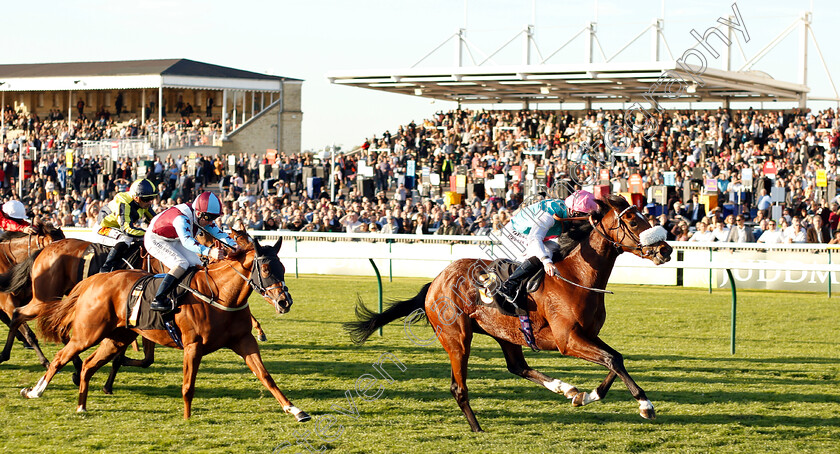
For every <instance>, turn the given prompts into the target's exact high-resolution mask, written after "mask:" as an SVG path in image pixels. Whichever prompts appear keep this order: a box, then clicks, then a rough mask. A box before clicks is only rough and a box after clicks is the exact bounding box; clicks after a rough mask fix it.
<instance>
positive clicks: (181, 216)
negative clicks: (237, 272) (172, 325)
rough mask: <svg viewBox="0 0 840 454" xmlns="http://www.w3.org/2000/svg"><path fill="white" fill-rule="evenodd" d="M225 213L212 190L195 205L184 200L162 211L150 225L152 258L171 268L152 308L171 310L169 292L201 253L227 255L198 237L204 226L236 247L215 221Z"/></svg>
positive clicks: (147, 239) (148, 240) (148, 247)
mask: <svg viewBox="0 0 840 454" xmlns="http://www.w3.org/2000/svg"><path fill="white" fill-rule="evenodd" d="M221 214H222V203H221V201H219V198H218V197H217V196H216V195H215V194H213V193H212V192H204V193H202V194H201V195H199V196H198V197H197V198H196V199H195V201H194V202H193V203H192V205H190V204H187V203H182V204H180V205H175V206H174V207H172V208H169V209H167V210H166V211H164V212H162V213H160V214H158V215H157V216H155V217H154V219H152V222H151V223H150V224H149V230H148V231H147V232H146V236H145V239H144V244H145V245H146V250H147V251H149V254H151V255H152V257H154V258H156V259H158V260H160V262H161V263H163V264H164V265H166V267H167V268H169V272H168V273H167V274H166V276H165V277H164V278H163V282H161V284H160V287H158V290H157V293H156V294H155V300H154V301H153V302H152V304H151V309H152V310H155V311H163V312H168V311H171V310H174V309H175V308H174V305H173V303H172V302H170V301H169V299H168V298H167V297H166V295H167V294H168V293H169V292H170V290H171V289H172V287H173V286H174V285H175V284H176V283H177V282H178V280H179V279H180V278H181V277H183V276H184V274H185V273H186V272H187V269H188V268H189V267H190V266H193V265H199V264H200V263H201V260H200V259H199V258H198V255H199V254H201V255H205V256H208V257H210V258H212V259H220V258H224V257H225V255H226V254H225V251H224V250H222V249H219V248H216V247H207V246H204V245H202V244H200V243H199V242H198V241H196V239H195V234H196V231H197V229H202V230H204V231H205V232H207V233H209V234H210V235H212V236H213V237H214V238H216V239H218V240H220V241H222V242H224V243H225V244H227V245H229V246H231V247H232V248H234V249H235V248H236V241H234V240H233V238H231V237H229V236H228V235H227V234H226V233H224V232H222V231H221V230H219V228H218V227H217V226H216V224H215V223H214V222H213V221H215V219H216V218H217V217H219V215H221Z"/></svg>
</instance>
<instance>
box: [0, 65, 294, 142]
mask: <svg viewBox="0 0 840 454" xmlns="http://www.w3.org/2000/svg"><path fill="white" fill-rule="evenodd" d="M302 83H303V81H302V80H300V79H294V78H289V77H280V76H272V75H267V74H259V73H255V72H251V71H245V70H240V69H235V68H229V67H225V66H219V65H213V64H209V63H203V62H197V61H193V60H188V59H167V60H135V61H108V62H73V63H39V64H12V65H0V93H2V105H3V106H4V107H5V109H6V110H12V111H13V112H16V113H18V114H19V115H20V116H24V117H26V116H28V115H30V114H33V115H35V116H36V117H37V118H42V119H44V120H58V121H65V122H66V124H72V123H74V120H75V119H78V117H79V116H84V117H86V118H90V119H93V120H97V121H99V120H102V119H103V118H104V119H106V120H109V121H110V120H111V119H112V118H113V119H114V120H115V121H116V124H115V125H113V128H114V129H116V130H120V129H122V128H124V127H126V126H127V125H128V124H129V120H133V124H134V125H137V126H139V127H141V128H143V130H144V132H145V135H146V136H147V137H149V138H150V140H151V141H152V144H153V146H154V147H156V148H180V147H182V146H185V145H186V146H192V145H195V144H196V143H197V142H198V143H200V144H204V145H210V146H214V147H216V148H217V150H216V152H218V151H224V150H225V149H235V150H237V151H246V152H261V153H264V152H265V150H266V149H267V148H272V149H281V150H283V151H286V152H288V153H297V152H300V129H301V122H302V113H301V109H300V95H301V86H302ZM0 117H2V119H0V121H1V122H2V124H0V127H1V128H2V129H6V127H7V125H6V115H3V116H0ZM184 118H186V119H188V122H189V123H190V126H192V122H194V121H195V119H196V118H203V121H204V123H205V124H207V125H210V124H211V123H213V122H214V121H215V122H216V123H218V125H217V127H216V128H213V129H211V130H207V129H206V128H205V129H202V130H198V129H196V130H195V131H191V132H189V131H186V130H185V129H186V128H180V127H177V124H178V123H179V122H180V123H183V122H182V121H179V120H182V119H184ZM167 119H168V120H170V121H169V122H168V123H167V122H166V121H165V120H167ZM278 125H279V127H278ZM173 128H174V129H178V131H175V130H172V131H169V129H173ZM246 131H247V132H246ZM176 132H177V134H176ZM167 133H169V134H167ZM176 136H177V137H176ZM199 137H201V140H199V139H198V138H199ZM109 138H110V137H109Z"/></svg>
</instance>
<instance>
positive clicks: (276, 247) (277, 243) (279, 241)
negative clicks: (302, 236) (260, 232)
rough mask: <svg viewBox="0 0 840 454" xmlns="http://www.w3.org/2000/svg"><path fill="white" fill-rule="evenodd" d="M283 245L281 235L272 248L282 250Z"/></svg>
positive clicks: (275, 250)
mask: <svg viewBox="0 0 840 454" xmlns="http://www.w3.org/2000/svg"><path fill="white" fill-rule="evenodd" d="M282 245H283V237H282V236H281V237H280V238H278V239H277V242H276V243H274V246H272V249H274V252H277V251H279V250H280V246H282Z"/></svg>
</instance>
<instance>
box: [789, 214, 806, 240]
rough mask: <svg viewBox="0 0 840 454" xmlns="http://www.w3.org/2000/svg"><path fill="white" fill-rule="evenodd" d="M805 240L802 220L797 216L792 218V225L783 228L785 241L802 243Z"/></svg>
mask: <svg viewBox="0 0 840 454" xmlns="http://www.w3.org/2000/svg"><path fill="white" fill-rule="evenodd" d="M806 240H807V238H806V236H805V230H803V229H802V220H801V219H799V217H794V218H793V225H791V226H790V227H788V228H787V230H785V237H784V242H785V243H804V242H805V241H806Z"/></svg>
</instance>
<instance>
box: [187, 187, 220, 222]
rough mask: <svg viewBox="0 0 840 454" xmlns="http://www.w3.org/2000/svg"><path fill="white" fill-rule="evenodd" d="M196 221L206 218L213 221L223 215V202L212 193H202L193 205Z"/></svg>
mask: <svg viewBox="0 0 840 454" xmlns="http://www.w3.org/2000/svg"><path fill="white" fill-rule="evenodd" d="M192 207H193V211H195V219H196V220H198V219H199V218H202V217H203V218H206V219H208V220H213V219H216V218H217V217H219V216H220V215H221V214H222V202H221V201H220V200H219V197H218V196H216V194H213V193H212V192H202V193H201V194H199V196H198V197H196V199H195V201H194V202H193V204H192Z"/></svg>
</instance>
